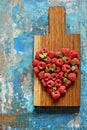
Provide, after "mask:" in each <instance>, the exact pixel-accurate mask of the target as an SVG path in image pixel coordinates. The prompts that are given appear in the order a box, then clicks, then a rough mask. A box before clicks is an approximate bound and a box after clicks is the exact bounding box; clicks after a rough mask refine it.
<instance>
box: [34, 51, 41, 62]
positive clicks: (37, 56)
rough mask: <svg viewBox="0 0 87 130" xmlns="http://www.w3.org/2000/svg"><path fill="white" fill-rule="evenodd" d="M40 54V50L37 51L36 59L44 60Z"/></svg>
mask: <svg viewBox="0 0 87 130" xmlns="http://www.w3.org/2000/svg"><path fill="white" fill-rule="evenodd" d="M39 54H40V51H37V52H36V55H35V59H37V60H42V59H41V57H40V56H39Z"/></svg>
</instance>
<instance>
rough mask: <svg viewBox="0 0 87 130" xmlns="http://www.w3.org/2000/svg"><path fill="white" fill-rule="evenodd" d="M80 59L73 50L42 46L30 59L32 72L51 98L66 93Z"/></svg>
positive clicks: (75, 73)
mask: <svg viewBox="0 0 87 130" xmlns="http://www.w3.org/2000/svg"><path fill="white" fill-rule="evenodd" d="M79 64H80V61H79V59H78V53H77V52H76V51H75V50H70V49H68V48H62V49H61V51H60V52H55V51H49V50H47V49H46V48H42V49H41V50H40V51H38V52H36V55H35V59H34V60H33V61H32V65H33V67H34V73H35V74H36V75H37V77H38V78H39V79H40V81H41V84H42V86H43V87H45V88H46V90H47V92H48V93H49V94H50V95H51V97H52V98H53V99H58V98H59V97H60V96H62V95H63V94H65V93H66V91H67V89H68V88H69V87H70V85H71V84H72V83H73V82H74V81H75V80H76V77H77V73H78V70H79Z"/></svg>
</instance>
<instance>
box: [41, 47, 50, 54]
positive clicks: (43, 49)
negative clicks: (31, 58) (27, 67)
mask: <svg viewBox="0 0 87 130" xmlns="http://www.w3.org/2000/svg"><path fill="white" fill-rule="evenodd" d="M48 52H49V51H48V50H47V48H42V49H41V50H40V53H41V54H43V53H48Z"/></svg>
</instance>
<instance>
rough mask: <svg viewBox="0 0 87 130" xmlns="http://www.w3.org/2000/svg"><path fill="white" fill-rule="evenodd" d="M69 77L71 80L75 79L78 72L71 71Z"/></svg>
mask: <svg viewBox="0 0 87 130" xmlns="http://www.w3.org/2000/svg"><path fill="white" fill-rule="evenodd" d="M68 79H69V80H70V81H75V80H76V74H75V73H69V74H68Z"/></svg>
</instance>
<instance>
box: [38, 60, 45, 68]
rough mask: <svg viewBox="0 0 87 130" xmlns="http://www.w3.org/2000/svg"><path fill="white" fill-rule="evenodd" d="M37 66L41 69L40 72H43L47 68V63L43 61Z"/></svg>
mask: <svg viewBox="0 0 87 130" xmlns="http://www.w3.org/2000/svg"><path fill="white" fill-rule="evenodd" d="M37 66H38V68H39V69H40V70H43V69H45V68H46V63H45V62H43V61H40V62H39V63H38V64H37Z"/></svg>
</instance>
